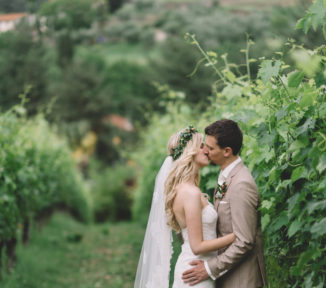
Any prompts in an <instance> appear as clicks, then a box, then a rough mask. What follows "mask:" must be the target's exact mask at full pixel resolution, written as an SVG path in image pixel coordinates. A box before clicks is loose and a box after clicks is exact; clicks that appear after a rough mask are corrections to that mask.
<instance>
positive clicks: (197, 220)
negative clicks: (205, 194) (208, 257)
mask: <svg viewBox="0 0 326 288" xmlns="http://www.w3.org/2000/svg"><path fill="white" fill-rule="evenodd" d="M186 194H187V198H186V199H184V211H185V217H186V225H187V230H188V236H189V243H190V247H191V250H192V252H193V253H194V254H195V255H198V254H204V253H207V252H211V251H216V250H218V249H221V248H223V247H226V246H228V245H230V244H231V243H232V242H233V241H234V240H235V234H234V233H231V234H228V235H226V236H223V237H219V238H215V239H212V240H203V229H202V207H201V192H200V190H199V189H198V188H195V187H194V188H192V189H189V190H188V191H187V193H186Z"/></svg>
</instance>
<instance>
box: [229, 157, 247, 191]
mask: <svg viewBox="0 0 326 288" xmlns="http://www.w3.org/2000/svg"><path fill="white" fill-rule="evenodd" d="M243 167H244V164H243V162H242V161H241V162H239V163H238V164H237V165H236V166H235V167H234V168H233V169H232V170H231V171H230V173H229V175H228V177H227V178H226V181H225V182H226V185H227V187H229V186H230V184H231V182H232V178H233V177H234V176H235V175H237V174H238V172H239V171H240V170H241V168H243Z"/></svg>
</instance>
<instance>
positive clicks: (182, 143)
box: [170, 125, 198, 160]
mask: <svg viewBox="0 0 326 288" xmlns="http://www.w3.org/2000/svg"><path fill="white" fill-rule="evenodd" d="M197 132H198V131H197V129H196V128H194V127H193V126H191V125H190V126H189V127H188V128H186V130H185V131H184V132H182V133H181V135H180V139H179V141H178V145H177V147H176V148H172V153H171V154H170V156H172V158H173V160H177V159H178V158H179V157H180V155H181V154H182V153H183V150H184V148H185V147H186V145H187V143H188V141H190V140H191V139H192V134H194V133H197Z"/></svg>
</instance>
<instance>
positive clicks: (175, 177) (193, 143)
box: [164, 129, 203, 232]
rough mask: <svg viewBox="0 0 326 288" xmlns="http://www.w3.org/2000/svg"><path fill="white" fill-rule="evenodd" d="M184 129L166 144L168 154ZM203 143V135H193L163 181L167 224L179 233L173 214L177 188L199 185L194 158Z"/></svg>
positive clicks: (174, 146)
mask: <svg viewBox="0 0 326 288" xmlns="http://www.w3.org/2000/svg"><path fill="white" fill-rule="evenodd" d="M185 130H186V129H183V130H181V131H179V132H177V133H175V134H174V135H172V136H171V138H170V140H169V142H168V152H169V154H172V153H173V149H174V148H176V147H177V145H178V143H179V141H180V136H181V134H182V133H183V132H185ZM202 143H203V135H202V134H201V133H197V132H196V133H194V134H193V135H192V138H191V140H189V141H188V142H187V145H186V147H185V148H184V150H183V153H182V154H181V155H180V157H179V158H178V159H176V160H175V161H174V163H173V166H172V170H171V172H170V174H169V176H168V177H167V179H166V180H165V187H164V188H165V195H166V197H165V212H166V215H167V224H168V225H169V226H170V227H171V228H172V229H174V230H175V231H177V232H180V230H181V229H180V226H179V224H178V222H177V219H176V217H175V214H174V212H173V204H174V199H175V197H176V195H177V189H176V188H177V186H178V185H179V184H181V183H185V182H190V183H194V184H195V185H196V186H198V185H199V172H198V170H197V169H196V165H195V161H194V158H195V156H196V155H197V153H198V151H199V148H200V145H201V144H202Z"/></svg>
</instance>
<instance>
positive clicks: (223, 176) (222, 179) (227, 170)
mask: <svg viewBox="0 0 326 288" xmlns="http://www.w3.org/2000/svg"><path fill="white" fill-rule="evenodd" d="M241 161H242V160H241V158H240V157H238V159H237V160H235V161H233V162H232V163H231V164H229V165H228V166H226V168H224V170H221V171H220V174H219V175H218V180H217V182H218V184H219V185H222V184H223V182H225V181H226V179H227V177H228V176H229V174H230V172H231V171H232V169H233V168H234V167H235V166H236V165H237V164H238V163H240V162H241ZM214 197H215V195H214ZM204 265H205V268H206V271H207V273H208V275H209V277H211V278H212V279H213V280H216V277H215V276H214V275H213V274H212V272H211V269H209V266H208V264H207V261H204ZM226 272H227V271H223V272H221V273H220V275H219V277H220V276H222V275H223V274H225V273H226Z"/></svg>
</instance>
